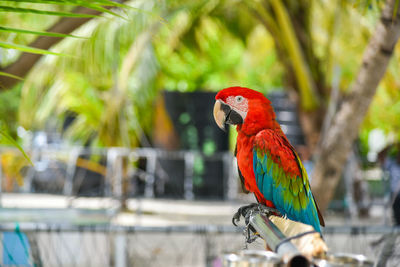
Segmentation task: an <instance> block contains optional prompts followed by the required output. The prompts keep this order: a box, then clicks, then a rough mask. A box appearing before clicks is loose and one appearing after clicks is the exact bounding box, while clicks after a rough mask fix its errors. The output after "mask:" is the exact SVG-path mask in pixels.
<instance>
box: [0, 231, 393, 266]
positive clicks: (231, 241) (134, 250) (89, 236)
mask: <svg viewBox="0 0 400 267" xmlns="http://www.w3.org/2000/svg"><path fill="white" fill-rule="evenodd" d="M0 231H1V233H2V240H3V242H2V243H1V244H2V247H1V248H0V250H1V251H2V253H0V258H1V263H2V264H1V266H15V265H18V266H118V267H120V266H121V267H122V266H215V267H217V266H221V261H220V259H219V256H221V255H222V254H223V253H226V252H232V251H238V250H241V249H243V248H244V246H245V243H244V236H243V235H242V234H241V232H242V230H241V229H240V228H234V227H230V226H213V225H206V226H180V227H143V226H137V227H121V226H110V225H102V226H98V225H97V226H72V225H54V224H53V225H49V224H30V223H28V224H20V225H17V224H2V225H0ZM399 237H400V228H387V227H347V226H344V227H327V228H325V230H324V239H325V240H326V242H327V244H328V246H329V248H330V251H332V252H346V253H360V254H364V255H365V256H367V257H368V258H370V259H372V260H374V261H378V260H379V258H380V259H381V261H382V259H383V258H385V256H384V255H383V254H384V253H383V254H382V251H383V250H385V253H386V254H387V255H386V260H385V262H384V263H385V264H384V265H380V266H399V263H400V238H399ZM249 247H250V248H258V249H264V248H265V245H264V243H263V241H262V240H261V239H257V241H256V242H255V243H253V244H250V245H249ZM385 247H386V248H385ZM388 247H390V248H391V249H389V250H388Z"/></svg>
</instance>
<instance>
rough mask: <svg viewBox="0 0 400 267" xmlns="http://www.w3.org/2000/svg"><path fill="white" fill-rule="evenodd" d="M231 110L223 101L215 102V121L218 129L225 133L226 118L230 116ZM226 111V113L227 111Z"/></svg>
mask: <svg viewBox="0 0 400 267" xmlns="http://www.w3.org/2000/svg"><path fill="white" fill-rule="evenodd" d="M230 109H231V108H230V107H229V106H228V105H227V104H225V103H223V102H222V101H221V100H217V101H215V104H214V112H213V114H214V120H215V122H216V123H217V125H218V127H219V128H220V129H222V130H223V131H225V130H226V129H225V121H226V116H227V114H229V110H230ZM225 110H226V111H225Z"/></svg>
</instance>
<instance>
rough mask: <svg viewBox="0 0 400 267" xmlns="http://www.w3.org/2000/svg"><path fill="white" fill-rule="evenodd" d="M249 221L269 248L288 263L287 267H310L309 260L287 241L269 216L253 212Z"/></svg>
mask: <svg viewBox="0 0 400 267" xmlns="http://www.w3.org/2000/svg"><path fill="white" fill-rule="evenodd" d="M249 221H250V225H251V226H253V227H254V229H255V230H256V231H257V233H258V234H259V235H260V236H261V237H262V238H263V239H264V240H265V242H266V243H267V244H268V246H269V247H270V248H271V249H272V250H274V251H275V252H276V253H277V254H278V255H280V256H281V257H282V258H283V259H284V260H285V262H287V266H310V262H309V261H308V259H307V258H306V257H305V256H303V255H301V254H300V252H299V250H298V249H297V248H296V247H295V246H294V245H293V244H292V243H291V242H290V241H285V240H286V236H285V235H284V234H283V233H282V232H281V231H280V230H279V229H278V227H277V226H276V225H275V224H273V223H272V222H271V221H270V220H269V219H268V217H267V216H265V215H263V214H261V213H259V212H254V211H253V212H252V213H251V214H250V216H249Z"/></svg>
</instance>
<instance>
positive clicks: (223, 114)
mask: <svg viewBox="0 0 400 267" xmlns="http://www.w3.org/2000/svg"><path fill="white" fill-rule="evenodd" d="M215 99H216V102H215V105H214V118H215V121H216V123H217V124H218V126H219V127H220V128H221V129H224V128H225V123H227V124H231V125H236V130H237V132H238V136H237V144H236V157H237V163H238V169H239V176H240V178H241V180H242V185H243V184H244V187H245V189H246V190H248V191H250V192H253V193H254V194H255V197H256V199H257V201H258V202H259V203H261V204H264V205H266V206H267V207H270V208H274V209H277V210H278V211H279V212H280V213H281V214H282V215H286V216H287V217H288V218H289V219H291V220H295V221H299V222H302V223H305V224H309V225H311V226H313V227H314V228H315V230H317V231H318V232H320V231H321V230H320V224H321V225H322V226H324V225H325V223H324V220H323V218H322V216H321V214H320V212H319V210H318V207H317V205H316V202H315V200H314V197H313V195H312V193H311V189H310V185H309V182H308V177H307V173H306V171H305V168H304V166H303V164H302V163H301V161H300V158H299V156H298V155H297V153H296V151H295V150H294V148H293V146H292V145H291V144H290V143H289V141H288V139H287V137H286V136H285V134H284V133H283V132H282V130H281V127H280V125H279V123H278V122H277V121H276V120H275V112H274V110H273V108H272V106H271V102H270V101H269V100H268V99H267V98H266V97H265V96H264V95H263V94H261V93H260V92H257V91H254V90H251V89H249V88H244V87H230V88H226V89H223V90H221V91H220V92H219V93H218V94H217V95H216V97H215Z"/></svg>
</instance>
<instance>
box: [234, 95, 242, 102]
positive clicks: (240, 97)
mask: <svg viewBox="0 0 400 267" xmlns="http://www.w3.org/2000/svg"><path fill="white" fill-rule="evenodd" d="M235 101H236V103H240V102H242V101H243V96H241V95H238V96H236V97H235Z"/></svg>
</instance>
